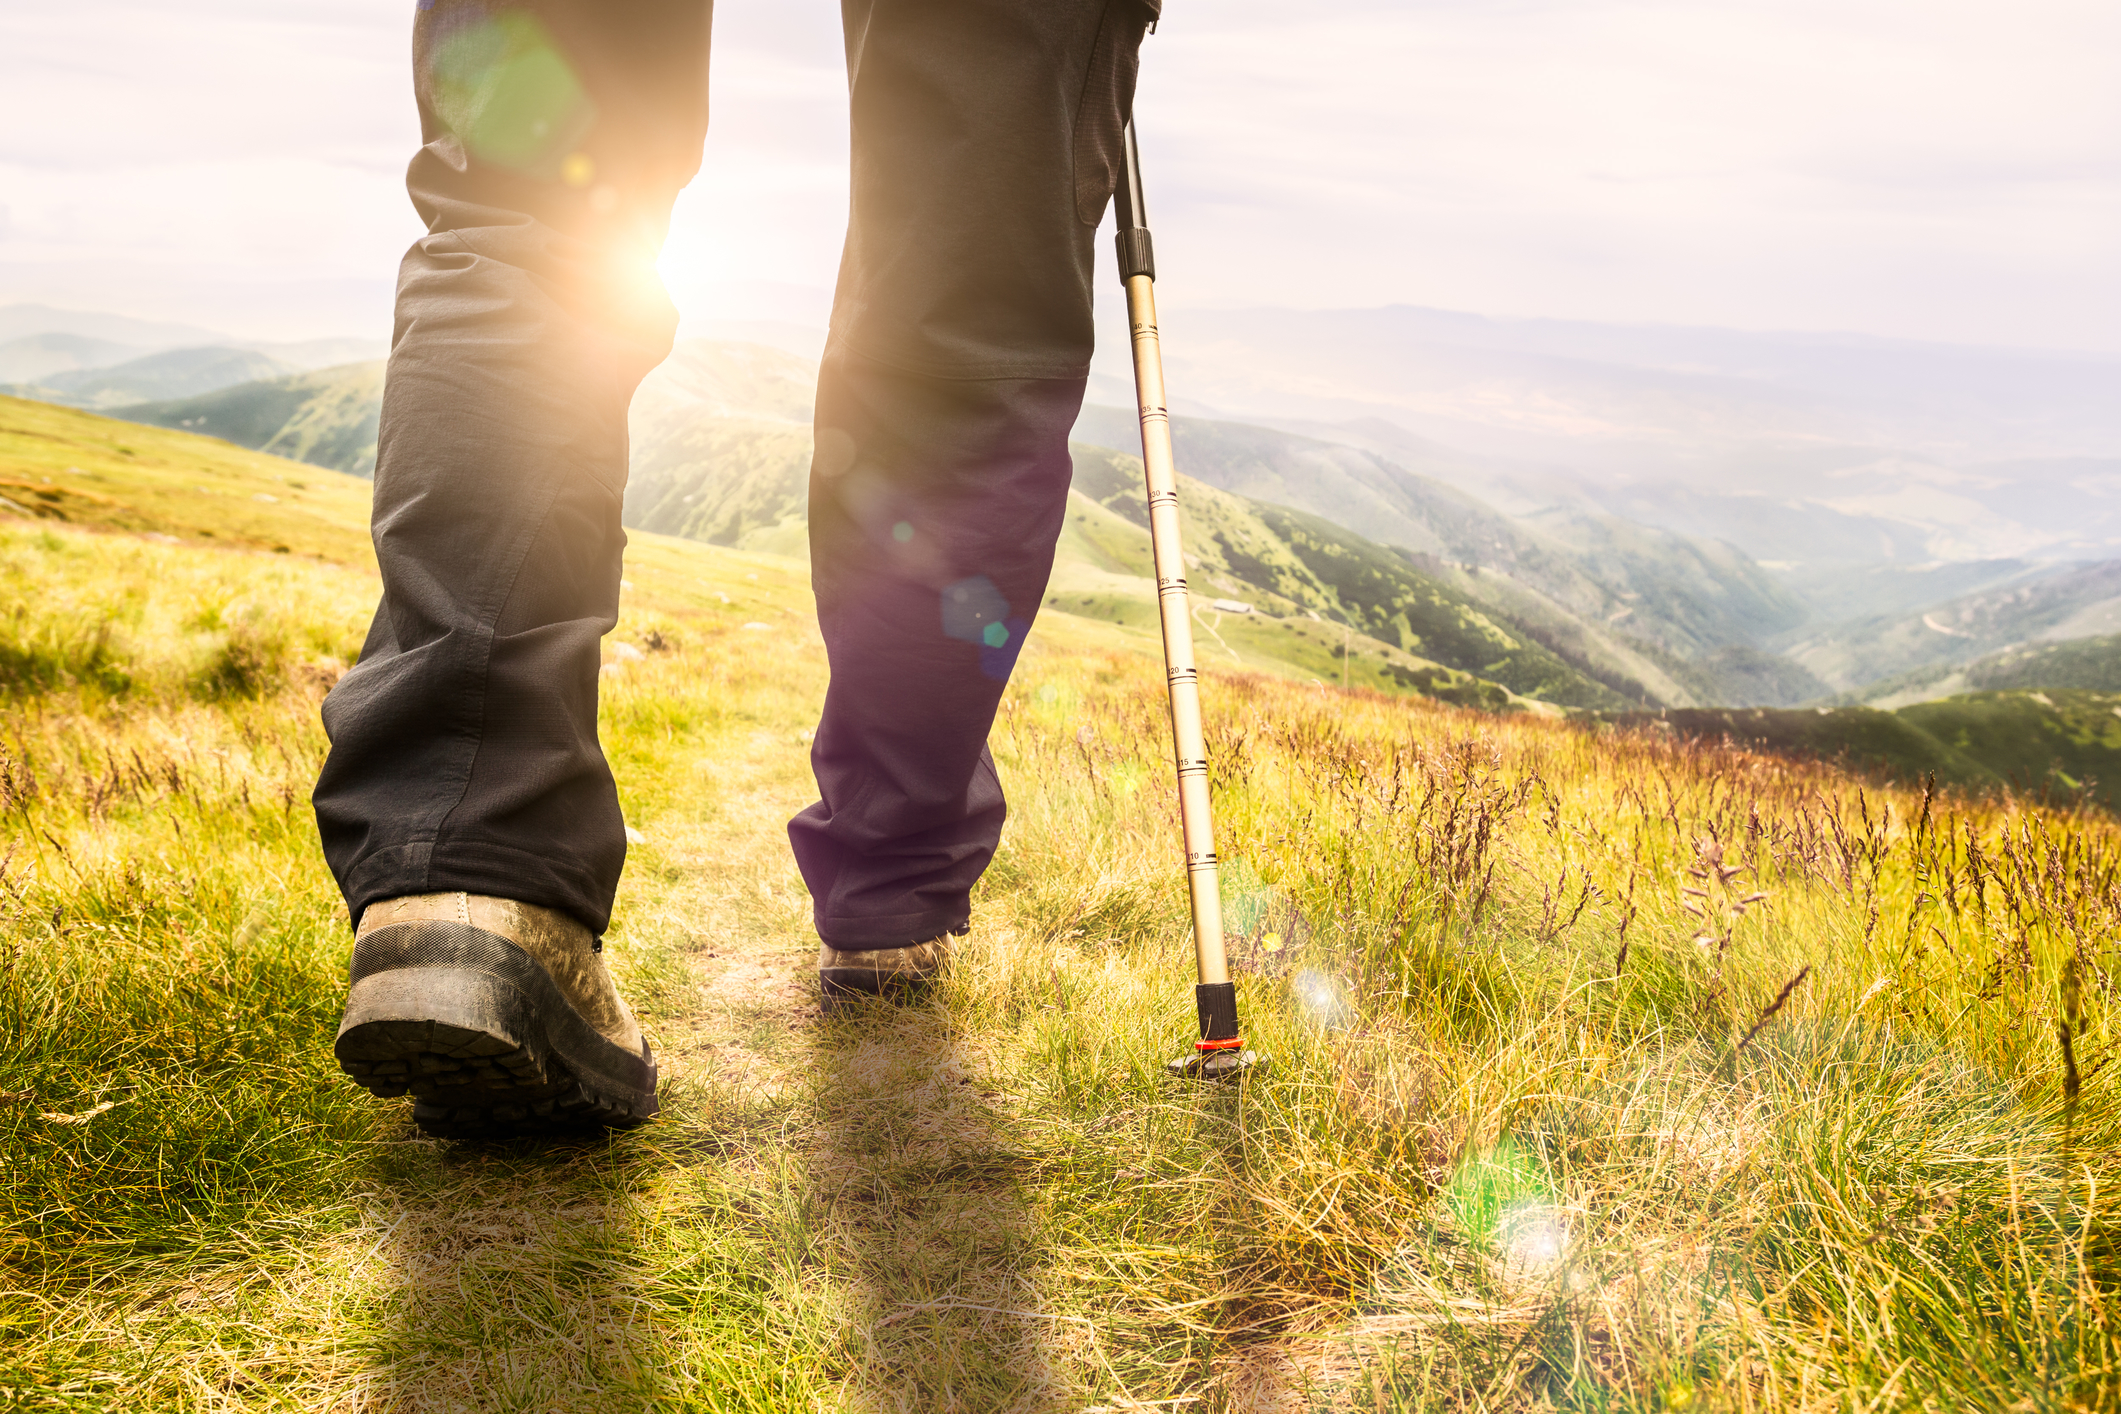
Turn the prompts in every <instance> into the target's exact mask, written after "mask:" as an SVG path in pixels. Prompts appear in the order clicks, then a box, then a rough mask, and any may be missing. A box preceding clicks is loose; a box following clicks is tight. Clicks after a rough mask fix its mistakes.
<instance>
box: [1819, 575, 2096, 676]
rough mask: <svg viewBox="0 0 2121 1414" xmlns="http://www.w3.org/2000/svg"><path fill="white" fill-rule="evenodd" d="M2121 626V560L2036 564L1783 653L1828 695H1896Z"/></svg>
mask: <svg viewBox="0 0 2121 1414" xmlns="http://www.w3.org/2000/svg"><path fill="white" fill-rule="evenodd" d="M2116 629H2121V560H2099V561H2091V562H2088V563H2078V564H2072V565H2059V566H2032V567H2028V570H2027V571H2026V572H2024V573H2020V574H2014V575H2011V576H2009V577H2008V578H2006V579H2004V580H2003V581H2002V582H2001V583H1999V584H1996V585H1994V586H1992V587H1987V588H1982V589H1978V590H1975V591H1974V592H1971V593H1967V594H1963V595H1960V596H1958V597H1955V598H1952V599H1948V600H1945V601H1944V602H1942V603H1932V604H1930V605H1928V606H1926V607H1922V608H1918V609H1915V610H1913V611H1906V610H1895V611H1888V612H1885V613H1880V614H1874V615H1871V616H1868V617H1865V618H1861V619H1857V620H1855V621H1853V622H1847V623H1842V624H1837V625H1834V626H1832V627H1831V628H1829V629H1827V630H1825V631H1823V632H1819V633H1816V634H1814V635H1812V636H1810V637H1807V638H1806V639H1805V640H1804V641H1802V642H1799V643H1796V644H1793V645H1791V646H1790V647H1789V648H1788V649H1787V650H1786V656H1787V657H1789V658H1791V659H1794V660H1795V661H1797V662H1799V663H1801V664H1803V665H1804V666H1805V667H1806V668H1807V669H1809V670H1810V671H1811V672H1812V673H1814V674H1815V675H1816V676H1817V677H1818V678H1819V679H1820V680H1821V681H1822V682H1824V683H1826V684H1827V685H1828V687H1829V688H1830V689H1832V690H1835V691H1839V692H1842V693H1847V694H1851V695H1854V696H1860V697H1862V698H1864V699H1866V700H1879V699H1885V698H1888V697H1898V696H1899V695H1901V694H1903V693H1904V692H1905V691H1907V690H1909V689H1915V690H1919V687H1920V685H1921V684H1924V683H1935V682H1941V681H1943V680H1945V679H1946V678H1947V677H1948V676H1949V675H1950V673H1951V671H1952V670H1953V669H1955V668H1957V667H1960V666H1962V665H1965V664H1970V663H1972V662H1974V661H1976V660H1978V659H1982V658H1985V657H1987V656H1989V655H1990V654H1993V653H1997V652H2001V651H2003V650H2005V649H2010V648H2014V647H2017V646H2018V645H2021V644H2026V643H2030V642H2035V641H2038V640H2043V639H2054V640H2060V639H2070V638H2085V637H2094V636H2097V635H2100V634H2103V633H2112V632H2114V631H2115V630H2116Z"/></svg>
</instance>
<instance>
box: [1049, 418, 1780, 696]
mask: <svg viewBox="0 0 2121 1414" xmlns="http://www.w3.org/2000/svg"><path fill="white" fill-rule="evenodd" d="M1076 432H1077V436H1078V438H1079V439H1080V440H1084V441H1089V442H1093V443H1096V444H1097V445H1099V446H1106V447H1112V448H1114V449H1116V450H1121V451H1124V450H1126V449H1127V448H1128V447H1129V446H1132V445H1135V444H1136V442H1135V440H1134V439H1136V438H1137V436H1138V433H1137V432H1136V429H1135V425H1134V414H1133V413H1132V412H1131V411H1129V410H1126V409H1122V408H1113V407H1102V406H1096V405H1091V406H1087V407H1085V408H1084V410H1083V413H1082V416H1081V417H1080V418H1079V419H1078V420H1077V423H1076ZM1172 442H1173V448H1174V452H1175V454H1176V456H1177V459H1178V464H1179V466H1180V467H1181V468H1183V469H1184V470H1185V471H1186V472H1187V474H1189V475H1192V476H1194V477H1196V478H1197V479H1199V480H1202V481H1205V482H1207V483H1208V484H1210V485H1213V486H1218V487H1221V488H1223V489H1224V490H1229V491H1235V492H1237V493H1239V494H1241V495H1245V496H1248V497H1251V498H1252V499H1254V500H1258V501H1266V502H1271V503H1274V504H1278V505H1283V506H1288V507H1290V508H1292V509H1295V510H1298V511H1304V512H1308V513H1310V514H1313V515H1316V516H1320V517H1323V518H1324V519H1326V520H1328V521H1330V522H1333V523H1334V524H1337V525H1340V526H1343V527H1348V528H1351V529H1358V531H1359V533H1360V534H1362V535H1363V536H1365V537H1366V538H1368V539H1371V540H1374V541H1377V542H1380V543H1383V544H1386V545H1389V546H1392V547H1395V548H1398V549H1401V550H1404V551H1407V552H1409V554H1411V555H1412V556H1413V557H1414V561H1413V562H1414V563H1415V564H1416V565H1418V566H1419V567H1420V568H1421V569H1422V570H1423V571H1424V572H1425V573H1428V574H1430V575H1432V576H1435V577H1439V578H1448V579H1449V580H1450V581H1451V582H1452V583H1453V584H1455V585H1456V587H1457V588H1458V590H1459V592H1460V593H1462V594H1465V595H1466V596H1468V597H1470V598H1473V599H1477V600H1480V601H1482V602H1484V603H1487V604H1489V605H1490V606H1491V607H1493V608H1495V609H1497V610H1500V611H1502V612H1505V613H1508V614H1510V615H1511V616H1513V617H1515V618H1518V619H1519V620H1520V621H1522V622H1523V623H1525V624H1526V625H1527V626H1528V628H1531V629H1533V630H1534V631H1536V632H1538V633H1539V634H1541V635H1542V637H1543V638H1544V639H1545V641H1547V642H1548V643H1549V645H1550V646H1551V647H1553V648H1554V649H1555V650H1556V651H1561V652H1566V653H1567V654H1568V655H1569V656H1570V657H1571V658H1572V660H1574V661H1576V662H1579V663H1581V664H1583V665H1585V666H1586V667H1587V668H1588V669H1590V670H1592V671H1594V672H1596V673H1597V675H1598V676H1599V677H1600V678H1601V679H1602V680H1604V681H1606V682H1609V683H1612V684H1614V685H1616V688H1617V690H1619V691H1621V692H1622V693H1623V694H1624V695H1628V696H1633V697H1637V698H1641V699H1646V700H1650V701H1656V702H1686V701H1691V700H1709V701H1714V700H1730V696H1731V694H1732V693H1734V692H1751V691H1758V690H1761V689H1763V688H1764V689H1768V690H1772V691H1775V692H1777V693H1778V695H1776V696H1772V697H1768V698H1765V699H1762V698H1757V697H1747V698H1745V699H1743V700H1766V701H1772V702H1794V701H1801V700H1803V699H1805V698H1808V697H1811V696H1815V695H1817V693H1818V691H1819V689H1818V687H1817V685H1816V684H1813V683H1811V681H1810V679H1809V678H1808V676H1807V675H1806V674H1804V673H1803V672H1802V671H1801V670H1796V669H1794V665H1793V670H1792V671H1790V672H1788V673H1784V674H1780V675H1774V674H1766V675H1763V674H1761V673H1759V672H1749V673H1741V674H1739V675H1738V676H1736V677H1735V678H1732V679H1730V680H1725V679H1724V678H1723V677H1722V676H1721V675H1720V673H1719V671H1718V669H1717V667H1716V664H1717V662H1718V661H1719V660H1718V659H1717V658H1716V657H1715V655H1716V654H1718V653H1719V652H1720V651H1721V650H1725V649H1728V648H1732V647H1740V648H1753V647H1754V646H1755V645H1756V644H1758V642H1759V641H1760V640H1762V639H1764V638H1766V637H1768V636H1771V635H1773V634H1776V633H1779V632H1784V631H1787V630H1789V629H1791V628H1794V627H1796V626H1797V625H1798V624H1800V623H1802V622H1803V621H1804V620H1805V619H1806V618H1807V617H1808V611H1807V609H1806V606H1805V605H1804V603H1803V602H1802V601H1801V600H1800V599H1798V598H1797V596H1796V595H1795V594H1793V593H1792V592H1791V591H1790V590H1788V589H1787V588H1785V587H1784V586H1783V585H1782V584H1781V583H1780V582H1779V581H1777V580H1776V578H1775V577H1774V576H1773V575H1772V574H1770V573H1769V572H1768V571H1767V570H1765V569H1764V568H1762V567H1761V566H1759V565H1757V564H1755V563H1753V561H1752V560H1750V559H1749V558H1747V557H1746V556H1745V554H1744V553H1743V552H1741V551H1739V550H1738V549H1736V548H1735V547H1733V546H1730V545H1728V544H1724V543H1721V542H1715V541H1704V540H1699V539H1695V538H1692V537H1688V536H1685V535H1681V534H1678V533H1676V532H1673V531H1667V530H1657V529H1653V528H1651V527H1649V526H1645V525H1639V524H1634V523H1631V522H1627V521H1623V520H1620V519H1618V518H1617V517H1613V516H1608V515H1601V514H1597V513H1593V512H1588V511H1583V510H1580V509H1563V508H1552V507H1550V508H1548V509H1546V510H1544V511H1541V512H1538V513H1536V514H1532V515H1528V516H1512V515H1508V514H1505V513H1504V512H1502V511H1499V510H1496V509H1495V508H1494V507H1493V506H1491V505H1489V504H1487V503H1485V502H1483V501H1481V500H1480V499H1478V498H1476V497H1475V496H1473V495H1471V494H1469V493H1468V492H1466V491H1464V490H1461V489H1458V488H1457V487H1454V486H1452V485H1450V484H1447V483H1446V482H1443V481H1441V480H1438V479H1436V478H1433V477H1429V476H1425V475H1421V474H1419V473H1416V472H1413V471H1410V470H1408V469H1407V468H1405V467H1404V466H1402V465H1400V464H1399V463H1398V462H1396V461H1394V460H1392V459H1391V458H1388V457H1386V456H1384V455H1382V454H1381V453H1379V452H1377V451H1374V450H1371V449H1369V448H1365V447H1359V446H1353V445H1349V444H1347V443H1341V442H1329V441H1325V440H1322V439H1320V438H1315V437H1309V436H1304V435H1301V434H1298V433H1294V432H1287V431H1283V430H1280V429H1277V428H1270V427H1259V426H1253V425H1250V424H1246V423H1238V422H1229V421H1220V420H1215V419H1208V418H1199V417H1188V416H1183V415H1180V416H1174V417H1173V418H1172ZM1498 581H1503V582H1506V583H1498ZM1673 662H1690V663H1693V664H1695V665H1696V666H1695V667H1693V668H1692V669H1691V670H1690V671H1689V672H1687V673H1686V674H1683V675H1674V674H1673V673H1672V672H1671V671H1670V664H1671V663H1673Z"/></svg>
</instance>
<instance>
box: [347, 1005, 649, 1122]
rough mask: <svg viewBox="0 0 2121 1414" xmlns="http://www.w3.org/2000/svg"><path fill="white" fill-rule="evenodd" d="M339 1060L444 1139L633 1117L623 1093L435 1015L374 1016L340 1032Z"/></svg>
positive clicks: (358, 1079) (378, 1093)
mask: <svg viewBox="0 0 2121 1414" xmlns="http://www.w3.org/2000/svg"><path fill="white" fill-rule="evenodd" d="M338 1051H339V1068H340V1069H341V1070H343V1071H345V1072H346V1074H347V1075H349V1076H351V1077H352V1078H353V1080H354V1082H355V1083H356V1084H359V1085H360V1086H362V1087H363V1088H365V1089H366V1090H367V1091H368V1092H369V1093H370V1094H372V1095H375V1096H376V1097H378V1098H379V1099H395V1098H397V1097H400V1096H403V1095H407V1094H410V1095H411V1096H412V1097H413V1107H412V1117H413V1121H414V1122H415V1123H416V1124H418V1125H419V1126H420V1128H421V1129H423V1130H425V1131H426V1132H427V1133H429V1134H432V1135H435V1136H436V1137H438V1138H444V1139H476V1138H486V1137H492V1136H497V1135H504V1134H521V1133H525V1132H531V1131H536V1130H540V1129H587V1128H594V1127H600V1126H602V1127H611V1128H619V1127H624V1126H627V1125H632V1124H638V1123H640V1122H641V1120H642V1118H644V1117H643V1116H639V1115H636V1114H635V1113H634V1112H633V1111H632V1110H631V1109H630V1108H629V1107H628V1106H627V1104H626V1102H625V1101H624V1100H622V1099H619V1098H617V1097H615V1096H606V1095H600V1094H598V1093H597V1092H596V1091H594V1090H592V1089H590V1088H589V1087H588V1086H585V1085H583V1084H582V1083H581V1082H580V1081H579V1080H577V1079H576V1078H575V1077H574V1076H573V1075H571V1074H569V1073H568V1072H567V1071H566V1070H565V1069H564V1068H562V1067H559V1066H557V1065H555V1066H552V1067H550V1068H549V1069H548V1068H547V1067H546V1066H541V1065H540V1064H539V1063H538V1058H537V1057H536V1056H535V1055H534V1054H532V1053H531V1052H530V1051H529V1050H528V1049H527V1048H525V1047H522V1046H519V1045H516V1044H515V1043H513V1042H511V1041H509V1040H506V1039H504V1038H502V1037H499V1036H493V1035H489V1034H487V1033H486V1032H483V1031H474V1030H467V1029H465V1028H462V1027H457V1026H451V1025H448V1024H447V1023H444V1022H438V1021H376V1022H370V1023H368V1024H366V1025H363V1026H360V1027H358V1028H356V1029H355V1030H354V1031H352V1032H349V1033H348V1034H347V1035H346V1036H344V1037H342V1038H341V1039H340V1043H339V1047H338Z"/></svg>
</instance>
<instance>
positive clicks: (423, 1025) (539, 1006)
mask: <svg viewBox="0 0 2121 1414" xmlns="http://www.w3.org/2000/svg"><path fill="white" fill-rule="evenodd" d="M350 980H351V983H352V987H351V992H350V995H349V996H348V998H347V1002H346V1017H345V1019H344V1020H343V1021H341V1022H340V1023H339V1035H338V1039H337V1040H336V1041H335V1042H333V1044H332V1053H333V1054H334V1055H335V1056H337V1057H338V1061H339V1068H340V1069H341V1070H343V1071H345V1072H346V1073H347V1074H348V1075H349V1076H351V1077H352V1078H353V1080H354V1082H355V1083H356V1084H358V1085H361V1086H363V1087H364V1088H366V1089H367V1090H368V1091H369V1092H370V1093H371V1094H374V1095H377V1096H379V1097H383V1098H391V1097H395V1096H400V1095H406V1094H410V1095H411V1096H412V1097H413V1110H412V1117H413V1119H414V1121H415V1122H416V1123H418V1125H419V1126H420V1128H421V1129H423V1130H425V1131H427V1132H428V1133H429V1134H434V1135H438V1136H441V1137H444V1138H453V1139H463V1138H480V1137H488V1136H495V1135H501V1134H510V1133H526V1132H536V1131H541V1130H562V1129H587V1128H600V1127H608V1128H620V1127H625V1126H629V1125H635V1124H640V1123H642V1122H643V1121H645V1120H647V1119H648V1118H649V1117H650V1116H652V1115H654V1114H655V1112H656V1096H655V1087H656V1068H655V1056H654V1054H653V1053H652V1052H650V1051H649V1049H648V1047H647V1045H646V1044H645V1043H643V1045H642V1047H641V1054H639V1055H633V1054H631V1053H629V1052H627V1051H626V1050H625V1049H623V1048H622V1047H619V1046H616V1045H613V1044H612V1043H611V1041H609V1040H608V1039H606V1038H605V1036H604V1035H603V1033H601V1032H599V1031H598V1030H597V1029H596V1028H595V1027H594V1026H592V1025H590V1024H589V1022H588V1021H587V1020H586V1019H585V1018H584V1017H583V1016H582V1014H581V1013H580V1012H578V1011H576V1010H575V1009H574V1007H573V1005H572V1004H571V1003H569V1002H568V1000H567V998H566V997H565V996H563V995H562V994H561V992H560V989H559V987H558V986H557V985H556V984H555V983H554V982H553V980H552V976H551V974H550V973H548V972H546V970H545V968H544V967H543V966H542V965H541V964H540V963H539V962H538V961H537V959H536V958H534V957H532V956H531V955H530V954H529V953H527V952H525V951H524V950H523V949H522V948H519V947H517V946H516V945H515V944H514V943H511V942H509V941H508V940H507V939H506V938H502V937H498V936H496V935H495V934H492V933H488V932H486V931H484V930H483V929H479V928H473V927H470V926H468V925H466V924H463V923H445V922H433V921H427V922H417V923H397V924H393V925H391V926H390V927H387V928H378V929H377V930H376V931H375V932H373V933H370V934H368V935H367V936H366V937H364V938H361V939H360V940H359V941H357V942H356V943H355V944H354V955H353V966H352V968H351V971H350Z"/></svg>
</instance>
